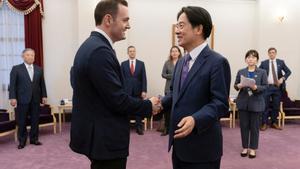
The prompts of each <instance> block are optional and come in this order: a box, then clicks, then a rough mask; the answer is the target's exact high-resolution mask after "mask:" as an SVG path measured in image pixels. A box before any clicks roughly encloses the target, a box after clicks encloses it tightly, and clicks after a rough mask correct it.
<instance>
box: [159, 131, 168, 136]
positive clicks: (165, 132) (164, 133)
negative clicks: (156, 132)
mask: <svg viewBox="0 0 300 169" xmlns="http://www.w3.org/2000/svg"><path fill="white" fill-rule="evenodd" d="M168 134H169V132H168V131H167V130H165V131H164V132H163V133H161V136H167V135H168Z"/></svg>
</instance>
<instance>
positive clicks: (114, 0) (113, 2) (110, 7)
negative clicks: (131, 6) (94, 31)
mask: <svg viewBox="0 0 300 169" xmlns="http://www.w3.org/2000/svg"><path fill="white" fill-rule="evenodd" d="M119 4H121V5H124V6H127V7H128V3H127V1H126V0H102V1H100V2H99V3H98V4H97V6H96V8H95V11H94V18H95V24H96V25H100V24H101V23H102V20H103V17H104V16H105V15H106V14H110V15H111V16H112V17H113V19H115V17H116V15H117V13H118V10H119V8H118V5H119Z"/></svg>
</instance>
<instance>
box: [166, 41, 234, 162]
mask: <svg viewBox="0 0 300 169" xmlns="http://www.w3.org/2000/svg"><path fill="white" fill-rule="evenodd" d="M183 63H184V57H183V58H181V59H180V60H178V62H177V64H176V66H175V69H174V75H173V79H172V83H171V87H170V93H169V94H168V95H167V96H165V97H164V98H163V100H162V105H163V107H164V109H169V108H170V109H171V122H170V123H171V124H170V132H169V150H170V148H171V146H172V145H173V151H175V152H176V155H177V156H178V158H179V159H180V160H182V161H185V162H194V163H199V162H211V161H215V160H217V159H220V158H221V156H222V144H223V141H222V131H221V125H220V121H219V119H220V118H221V117H223V116H224V115H225V114H226V113H227V112H228V108H229V105H228V97H229V89H230V80H231V75H230V67H229V63H228V61H227V59H226V58H224V57H222V56H221V55H220V54H218V53H216V52H214V51H213V50H210V49H209V47H208V46H206V47H205V48H204V49H203V51H202V52H201V53H200V54H199V55H198V57H197V59H196V60H195V62H194V64H193V67H192V68H191V70H190V71H189V73H188V75H187V77H186V80H185V82H184V83H183V86H182V88H181V89H180V77H181V71H182V67H183ZM186 116H193V117H194V119H195V122H196V124H195V128H194V130H193V131H192V133H191V134H190V135H188V136H186V137H185V138H182V139H176V140H174V139H173V137H174V131H175V130H177V129H178V127H177V124H178V123H179V122H180V120H181V119H182V118H184V117H186Z"/></svg>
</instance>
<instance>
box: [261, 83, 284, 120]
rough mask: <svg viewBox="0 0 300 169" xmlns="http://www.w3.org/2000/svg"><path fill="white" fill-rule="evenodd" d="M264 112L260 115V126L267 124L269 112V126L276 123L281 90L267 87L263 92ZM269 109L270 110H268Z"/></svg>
mask: <svg viewBox="0 0 300 169" xmlns="http://www.w3.org/2000/svg"><path fill="white" fill-rule="evenodd" d="M264 96H265V103H266V111H265V112H264V113H263V114H262V124H267V123H268V117H269V111H270V116H271V124H273V123H277V117H278V114H279V106H280V98H281V90H280V88H279V87H276V86H273V85H269V86H268V88H267V90H266V91H265V94H264ZM270 108H271V109H270Z"/></svg>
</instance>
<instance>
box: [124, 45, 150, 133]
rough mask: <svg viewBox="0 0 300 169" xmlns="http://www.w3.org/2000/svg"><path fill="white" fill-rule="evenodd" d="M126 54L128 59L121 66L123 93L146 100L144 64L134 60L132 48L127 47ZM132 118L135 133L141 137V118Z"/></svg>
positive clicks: (133, 49)
mask: <svg viewBox="0 0 300 169" xmlns="http://www.w3.org/2000/svg"><path fill="white" fill-rule="evenodd" d="M127 53H128V56H129V59H128V60H126V61H124V62H122V64H121V71H122V74H123V78H124V88H125V91H126V92H127V93H128V94H129V95H130V96H132V97H135V98H140V99H146V97H147V77H146V70H145V65H144V62H142V61H140V60H138V59H136V49H135V47H134V46H129V47H128V48H127ZM134 118H135V127H136V132H137V133H138V134H139V135H143V134H144V132H143V124H142V117H141V116H135V117H134Z"/></svg>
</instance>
